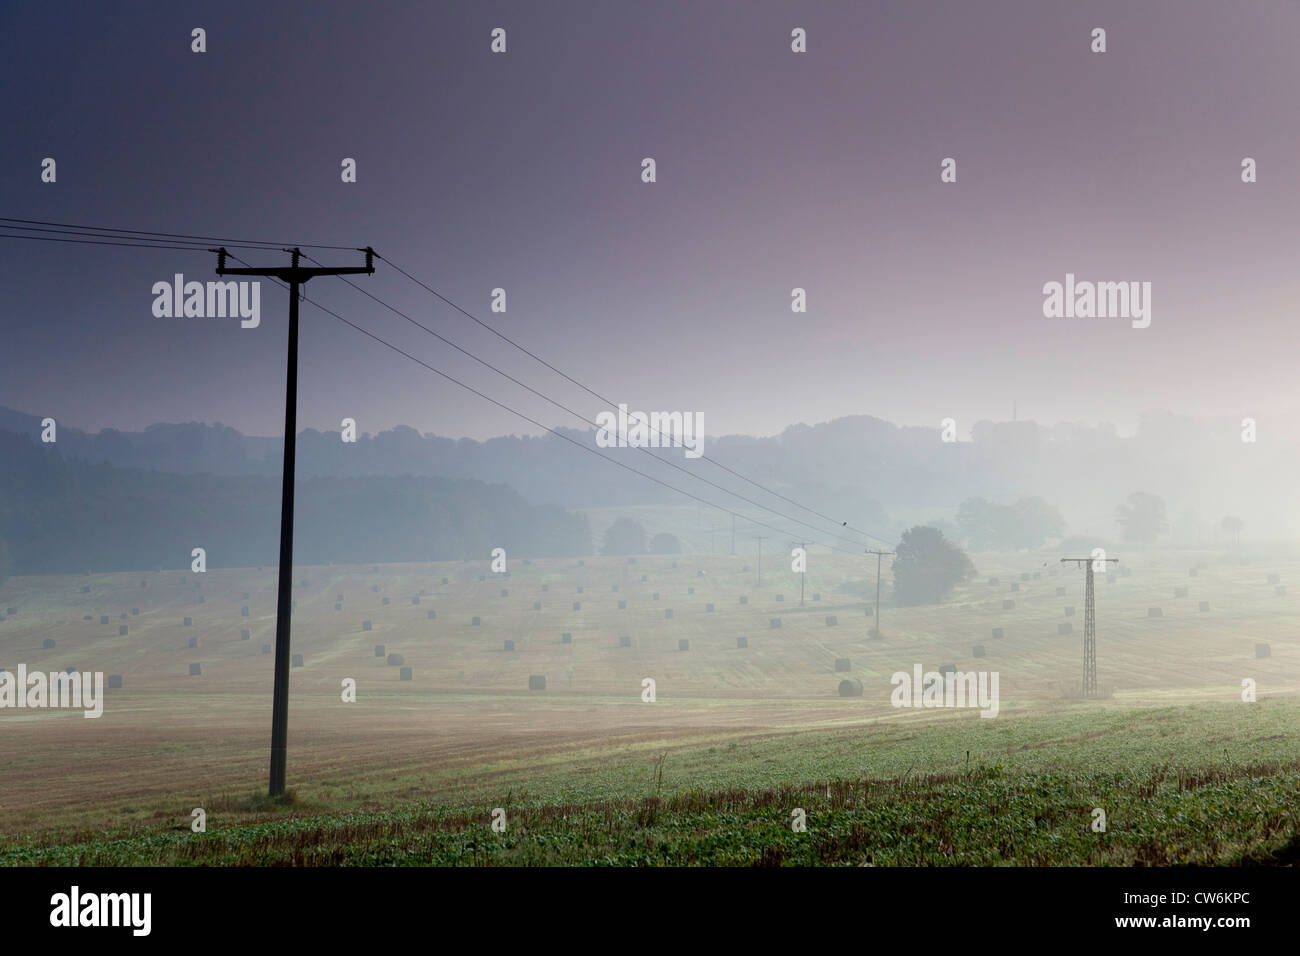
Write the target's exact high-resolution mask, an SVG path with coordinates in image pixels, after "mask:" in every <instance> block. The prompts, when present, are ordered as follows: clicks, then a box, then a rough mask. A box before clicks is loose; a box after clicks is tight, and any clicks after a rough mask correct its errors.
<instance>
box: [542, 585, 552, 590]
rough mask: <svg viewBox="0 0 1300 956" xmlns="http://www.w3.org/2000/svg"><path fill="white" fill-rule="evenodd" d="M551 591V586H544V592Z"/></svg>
mask: <svg viewBox="0 0 1300 956" xmlns="http://www.w3.org/2000/svg"><path fill="white" fill-rule="evenodd" d="M550 589H551V586H550V585H549V584H543V585H542V590H543V591H549V590H550Z"/></svg>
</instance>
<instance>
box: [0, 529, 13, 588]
mask: <svg viewBox="0 0 1300 956" xmlns="http://www.w3.org/2000/svg"><path fill="white" fill-rule="evenodd" d="M12 567H13V564H12V562H11V560H10V558H9V546H8V545H7V544H5V539H4V538H0V588H2V587H4V584H5V581H7V580H8V579H9V570H10V568H12Z"/></svg>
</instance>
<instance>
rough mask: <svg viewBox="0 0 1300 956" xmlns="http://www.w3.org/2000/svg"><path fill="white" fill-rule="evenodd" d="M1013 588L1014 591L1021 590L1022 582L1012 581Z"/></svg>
mask: <svg viewBox="0 0 1300 956" xmlns="http://www.w3.org/2000/svg"><path fill="white" fill-rule="evenodd" d="M1011 590H1013V591H1019V590H1020V584H1019V582H1016V581H1012V582H1011Z"/></svg>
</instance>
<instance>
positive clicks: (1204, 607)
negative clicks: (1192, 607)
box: [1196, 601, 1210, 611]
mask: <svg viewBox="0 0 1300 956" xmlns="http://www.w3.org/2000/svg"><path fill="white" fill-rule="evenodd" d="M1209 609H1210V602H1209V601H1202V602H1201V603H1200V604H1198V605H1196V610H1198V611H1208V610H1209Z"/></svg>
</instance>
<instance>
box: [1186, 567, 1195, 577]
mask: <svg viewBox="0 0 1300 956" xmlns="http://www.w3.org/2000/svg"><path fill="white" fill-rule="evenodd" d="M1187 576H1188V577H1189V578H1194V577H1196V569H1195V568H1190V569H1189V570H1188V572H1187Z"/></svg>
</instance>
